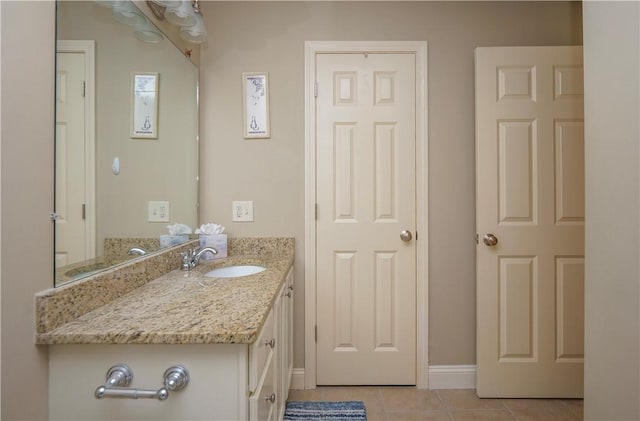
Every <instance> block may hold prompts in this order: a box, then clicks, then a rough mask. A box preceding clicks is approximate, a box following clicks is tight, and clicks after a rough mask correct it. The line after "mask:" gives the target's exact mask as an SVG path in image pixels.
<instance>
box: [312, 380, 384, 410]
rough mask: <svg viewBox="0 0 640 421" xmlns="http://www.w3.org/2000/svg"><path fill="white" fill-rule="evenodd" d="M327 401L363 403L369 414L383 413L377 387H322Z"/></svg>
mask: <svg viewBox="0 0 640 421" xmlns="http://www.w3.org/2000/svg"><path fill="white" fill-rule="evenodd" d="M319 389H321V390H323V393H324V400H325V401H362V402H364V406H365V408H366V409H367V411H368V412H371V413H374V412H382V411H384V407H383V406H382V398H381V397H380V391H379V390H378V387H377V386H346V387H322V388H319Z"/></svg>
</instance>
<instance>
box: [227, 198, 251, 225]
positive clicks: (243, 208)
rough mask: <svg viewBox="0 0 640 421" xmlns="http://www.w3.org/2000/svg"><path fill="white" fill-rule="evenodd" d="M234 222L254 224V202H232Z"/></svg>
mask: <svg viewBox="0 0 640 421" xmlns="http://www.w3.org/2000/svg"><path fill="white" fill-rule="evenodd" d="M231 211H232V212H233V215H232V220H233V221H234V222H253V200H242V201H237V200H234V201H233V202H231Z"/></svg>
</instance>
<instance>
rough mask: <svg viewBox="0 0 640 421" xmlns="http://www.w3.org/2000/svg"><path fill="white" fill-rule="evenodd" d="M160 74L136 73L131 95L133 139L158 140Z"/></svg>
mask: <svg viewBox="0 0 640 421" xmlns="http://www.w3.org/2000/svg"><path fill="white" fill-rule="evenodd" d="M159 77H160V75H159V74H158V73H138V72H136V73H134V74H133V80H132V93H131V137H132V138H146V139H157V138H158V86H159V84H158V79H159Z"/></svg>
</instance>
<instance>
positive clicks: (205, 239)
mask: <svg viewBox="0 0 640 421" xmlns="http://www.w3.org/2000/svg"><path fill="white" fill-rule="evenodd" d="M203 247H213V248H214V249H216V250H218V254H213V253H210V252H206V253H205V254H203V255H202V257H201V258H202V259H204V260H213V259H221V258H223V257H227V234H213V235H207V234H200V248H203Z"/></svg>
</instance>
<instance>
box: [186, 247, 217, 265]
mask: <svg viewBox="0 0 640 421" xmlns="http://www.w3.org/2000/svg"><path fill="white" fill-rule="evenodd" d="M208 251H210V252H211V253H213V254H218V250H216V249H214V248H213V247H204V248H202V249H200V250H199V251H196V249H189V250H187V251H184V252H182V253H180V256H182V265H181V266H180V269H181V270H191V269H193V268H194V267H196V266H197V265H198V262H199V261H200V257H201V256H202V255H203V254H204V253H206V252H208Z"/></svg>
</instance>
